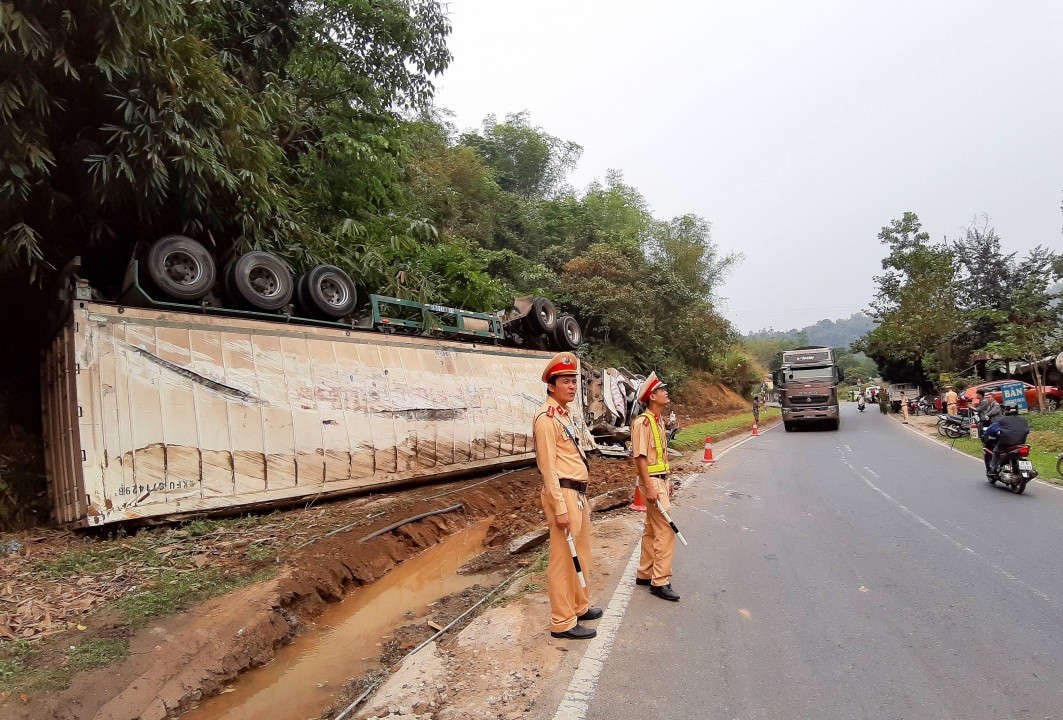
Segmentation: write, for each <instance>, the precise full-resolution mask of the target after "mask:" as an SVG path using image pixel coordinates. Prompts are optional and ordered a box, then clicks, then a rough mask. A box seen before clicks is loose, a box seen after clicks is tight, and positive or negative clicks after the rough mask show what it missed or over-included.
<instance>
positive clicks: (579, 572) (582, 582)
mask: <svg viewBox="0 0 1063 720" xmlns="http://www.w3.org/2000/svg"><path fill="white" fill-rule="evenodd" d="M676 532H678V531H676ZM565 541H566V542H567V543H568V550H569V552H571V553H572V564H573V565H574V566H575V567H576V577H578V578H579V586H580V587H581V588H585V587H587V579H586V578H584V577H583V568H581V567H580V566H579V555H577V554H576V541H575V540H573V539H572V533H570V532H569V531H568V528H565Z"/></svg>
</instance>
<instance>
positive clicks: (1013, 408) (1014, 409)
mask: <svg viewBox="0 0 1063 720" xmlns="http://www.w3.org/2000/svg"><path fill="white" fill-rule="evenodd" d="M1004 414H1005V415H1018V414H1019V406H1018V405H1016V404H1015V403H1004Z"/></svg>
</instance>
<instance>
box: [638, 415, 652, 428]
mask: <svg viewBox="0 0 1063 720" xmlns="http://www.w3.org/2000/svg"><path fill="white" fill-rule="evenodd" d="M639 420H641V421H642V424H643V425H645V426H646V427H649V425H650V419H649V418H648V417H646V416H645V415H641V416H639Z"/></svg>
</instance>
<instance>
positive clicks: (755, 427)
mask: <svg viewBox="0 0 1063 720" xmlns="http://www.w3.org/2000/svg"><path fill="white" fill-rule="evenodd" d="M757 435H760V432H759V431H758V430H757V424H756V423H753V437H756V436H757Z"/></svg>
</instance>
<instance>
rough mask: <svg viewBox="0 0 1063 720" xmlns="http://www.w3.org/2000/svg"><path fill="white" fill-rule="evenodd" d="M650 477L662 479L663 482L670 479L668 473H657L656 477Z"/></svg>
mask: <svg viewBox="0 0 1063 720" xmlns="http://www.w3.org/2000/svg"><path fill="white" fill-rule="evenodd" d="M650 477H652V478H660V479H661V480H667V479H668V473H657V474H655V475H650Z"/></svg>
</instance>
